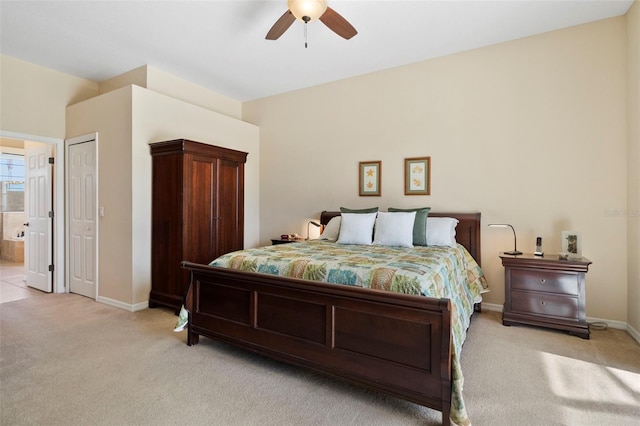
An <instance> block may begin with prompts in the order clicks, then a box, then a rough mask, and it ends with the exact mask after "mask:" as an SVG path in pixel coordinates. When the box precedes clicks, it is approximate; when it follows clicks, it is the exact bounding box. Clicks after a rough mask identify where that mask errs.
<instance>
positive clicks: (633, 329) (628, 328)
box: [627, 324, 640, 343]
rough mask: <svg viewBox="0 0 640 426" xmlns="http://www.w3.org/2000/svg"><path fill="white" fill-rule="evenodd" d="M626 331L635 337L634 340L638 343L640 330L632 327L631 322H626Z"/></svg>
mask: <svg viewBox="0 0 640 426" xmlns="http://www.w3.org/2000/svg"><path fill="white" fill-rule="evenodd" d="M627 333H629V334H630V335H631V337H633V338H634V339H636V342H638V343H640V332H638V330H636V329H635V328H633V327H632V326H631V324H627Z"/></svg>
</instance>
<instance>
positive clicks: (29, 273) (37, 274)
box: [24, 141, 53, 293]
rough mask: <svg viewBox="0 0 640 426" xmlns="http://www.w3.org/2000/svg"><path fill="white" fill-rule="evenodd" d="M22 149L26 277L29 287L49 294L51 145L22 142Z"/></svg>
mask: <svg viewBox="0 0 640 426" xmlns="http://www.w3.org/2000/svg"><path fill="white" fill-rule="evenodd" d="M24 151H25V161H24V164H25V181H26V185H25V201H26V203H25V213H26V217H27V223H26V224H25V225H26V235H25V239H24V244H25V254H26V256H25V270H26V280H27V285H28V286H29V287H33V288H37V289H38V290H42V291H46V292H48V293H50V292H51V289H52V282H53V261H52V259H53V257H52V252H53V250H52V248H53V244H52V241H53V240H52V228H53V204H52V199H53V197H52V188H53V186H52V184H51V169H52V167H53V165H52V163H50V162H49V158H53V157H52V156H51V145H49V144H46V143H40V142H27V141H25V143H24Z"/></svg>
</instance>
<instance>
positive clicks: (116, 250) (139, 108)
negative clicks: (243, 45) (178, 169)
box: [67, 85, 260, 309]
mask: <svg viewBox="0 0 640 426" xmlns="http://www.w3.org/2000/svg"><path fill="white" fill-rule="evenodd" d="M67 131H68V134H67V136H68V137H73V136H79V135H82V134H86V133H89V132H98V138H99V141H98V146H99V149H98V161H99V165H98V167H99V194H98V197H99V205H100V206H104V208H105V216H104V217H101V218H100V222H99V288H98V298H99V299H100V298H102V299H103V300H104V299H105V298H106V299H109V300H108V302H113V301H115V302H119V303H121V304H122V305H123V306H124V307H128V306H130V307H131V308H132V309H137V308H139V307H141V306H142V307H143V306H145V305H146V302H147V301H148V299H149V291H150V289H151V288H150V283H151V190H152V188H151V155H150V153H149V145H148V144H149V143H150V142H159V141H163V140H170V139H177V138H187V139H193V140H197V141H200V142H204V143H209V144H212V145H219V146H223V147H227V148H233V149H238V150H242V151H245V152H248V153H249V155H248V160H247V164H246V166H245V167H246V172H245V185H246V188H245V190H246V192H245V200H246V201H245V208H246V212H245V244H246V245H247V246H252V245H256V243H257V241H258V232H259V227H258V226H259V220H258V218H259V205H258V199H259V182H258V177H259V162H258V159H259V157H260V152H259V144H258V129H257V127H256V126H254V125H251V124H248V123H245V122H242V121H240V120H237V119H234V118H231V117H228V116H226V115H223V114H220V113H217V112H214V111H210V110H207V109H205V108H202V107H199V106H196V105H192V104H190V103H187V102H184V101H182V100H178V99H174V98H171V97H169V96H166V95H164V94H160V93H156V92H154V91H151V90H148V89H145V88H141V87H138V86H131V85H130V86H126V87H122V88H120V89H116V90H113V91H110V92H107V93H105V94H102V95H100V96H98V97H95V98H93V99H90V100H87V101H85V102H81V103H79V104H76V105H73V106H71V107H69V108H68V109H67ZM212 260H213V259H212Z"/></svg>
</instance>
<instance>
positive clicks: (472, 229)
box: [320, 210, 482, 266]
mask: <svg viewBox="0 0 640 426" xmlns="http://www.w3.org/2000/svg"><path fill="white" fill-rule="evenodd" d="M336 216H340V212H339V211H326V210H325V211H323V212H322V213H321V214H320V224H321V225H326V224H327V223H329V221H330V220H331V218H333V217H336ZM429 216H431V217H454V218H456V219H458V226H457V227H456V241H457V242H458V243H460V244H462V245H463V246H464V247H465V248H466V249H467V250H468V251H469V253H470V254H471V256H473V258H474V259H475V260H476V262H478V265H481V266H482V263H481V258H480V257H481V256H480V213H479V212H475V213H446V212H443V213H438V212H429Z"/></svg>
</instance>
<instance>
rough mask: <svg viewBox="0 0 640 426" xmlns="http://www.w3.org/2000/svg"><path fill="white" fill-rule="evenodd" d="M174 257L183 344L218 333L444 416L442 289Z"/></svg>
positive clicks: (446, 347)
mask: <svg viewBox="0 0 640 426" xmlns="http://www.w3.org/2000/svg"><path fill="white" fill-rule="evenodd" d="M182 266H183V268H185V269H188V270H189V271H190V273H191V286H190V288H189V293H188V295H187V308H188V310H189V311H190V318H189V327H188V344H189V345H194V344H196V343H198V340H199V336H201V335H202V336H206V337H209V338H212V339H217V340H221V341H225V342H228V343H231V344H234V345H237V346H240V347H243V348H245V349H248V350H251V351H254V352H257V353H260V354H263V355H266V356H268V357H271V358H274V359H276V360H280V361H284V362H287V363H291V364H294V365H298V366H303V367H307V368H311V369H313V370H316V371H319V372H322V373H325V374H328V375H331V376H334V377H337V378H340V379H342V380H346V381H348V382H351V383H355V384H357V385H360V386H363V387H366V388H370V389H374V390H378V391H382V392H386V393H388V394H391V395H394V396H398V397H400V398H403V399H406V400H408V401H412V402H415V403H417V404H420V405H424V406H426V407H430V408H433V409H436V410H439V411H441V412H442V423H443V424H447V425H448V424H449V415H450V410H451V356H452V349H451V305H450V302H449V300H448V299H434V298H428V297H420V296H408V295H403V294H396V293H388V292H381V291H376V290H369V289H363V288H359V287H350V286H340V285H332V284H325V283H316V282H310V281H305V280H297V279H292V278H282V277H277V276H271V275H264V274H256V273H250V272H242V271H236V270H229V269H224V268H216V267H210V266H205V265H198V264H194V263H189V262H183V263H182Z"/></svg>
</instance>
